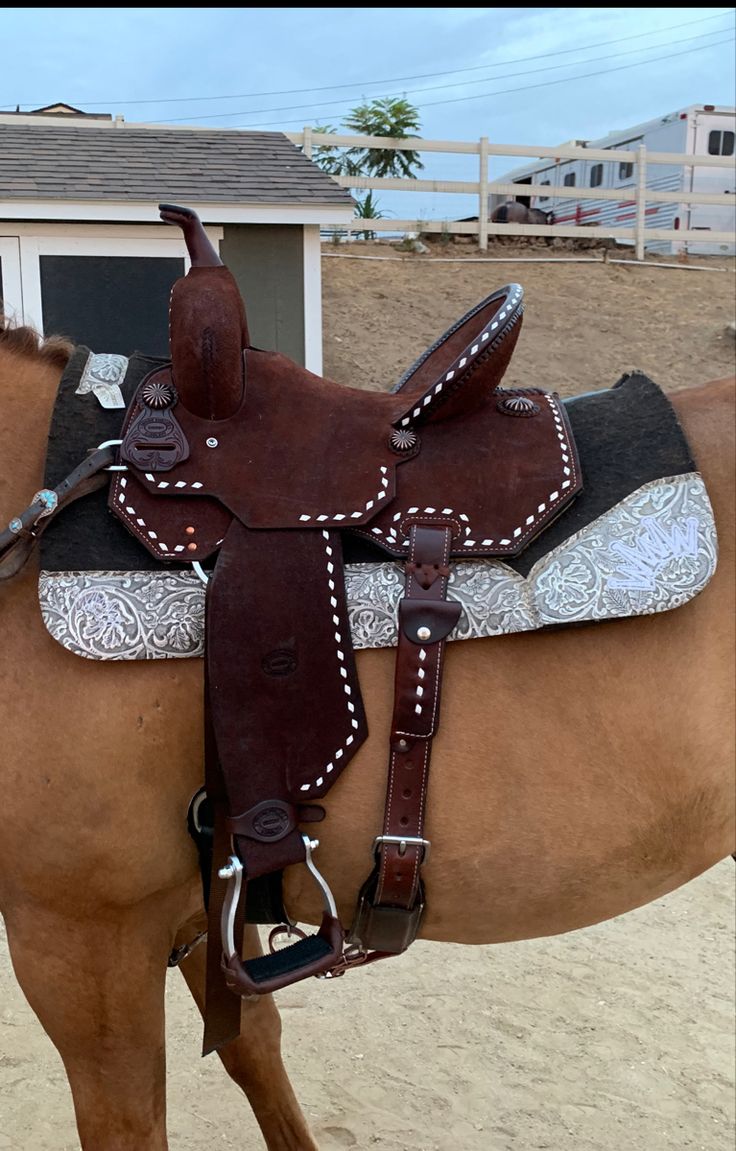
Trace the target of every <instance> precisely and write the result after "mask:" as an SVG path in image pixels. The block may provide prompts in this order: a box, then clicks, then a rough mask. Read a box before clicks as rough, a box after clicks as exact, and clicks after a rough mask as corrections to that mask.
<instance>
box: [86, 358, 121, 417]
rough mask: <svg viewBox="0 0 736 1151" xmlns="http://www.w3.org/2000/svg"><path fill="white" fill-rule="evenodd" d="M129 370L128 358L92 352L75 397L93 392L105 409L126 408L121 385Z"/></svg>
mask: <svg viewBox="0 0 736 1151" xmlns="http://www.w3.org/2000/svg"><path fill="white" fill-rule="evenodd" d="M127 370H128V357H127V356H118V355H116V354H115V353H114V352H90V354H89V358H88V359H87V363H86V364H85V365H84V371H83V372H82V378H81V380H80V381H79V387H78V388H77V390H76V392H75V395H77V396H86V395H87V394H88V392H92V393H93V395H95V396H96V397H97V399H98V400H99V402H100V405H101V406H102V407H103V408H124V407H125V399H124V397H123V393H122V392H121V390H120V385H121V384H122V382H123V380H124V379H125V373H126V372H127Z"/></svg>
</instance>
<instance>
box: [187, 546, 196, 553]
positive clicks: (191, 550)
mask: <svg viewBox="0 0 736 1151" xmlns="http://www.w3.org/2000/svg"><path fill="white" fill-rule="evenodd" d="M196 550H197V545H196V544H187V551H189V552H196Z"/></svg>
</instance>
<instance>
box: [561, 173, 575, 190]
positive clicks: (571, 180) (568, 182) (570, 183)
mask: <svg viewBox="0 0 736 1151" xmlns="http://www.w3.org/2000/svg"><path fill="white" fill-rule="evenodd" d="M562 183H563V184H564V185H565V187H566V188H574V187H575V185H576V184H577V180H576V179H575V173H574V172H568V173H567V175H566V176H565V179H564V180H563V181H562Z"/></svg>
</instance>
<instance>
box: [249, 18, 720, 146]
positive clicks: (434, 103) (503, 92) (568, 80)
mask: <svg viewBox="0 0 736 1151" xmlns="http://www.w3.org/2000/svg"><path fill="white" fill-rule="evenodd" d="M734 39H736V37H734V36H730V37H728V39H726V40H719V41H717V42H716V43H714V44H701V45H699V46H698V47H695V48H685V49H684V50H683V51H682V52H672V53H670V54H668V55H666V56H653V57H652V58H651V59H649V60H638V61H636V62H635V63H633V64H619V65H618V66H617V67H615V68H603V69H598V70H597V71H595V72H584V73H582V74H581V75H580V76H566V77H564V78H562V79H560V80H543V81H540V83H538V84H524V85H522V86H521V87H519V88H502V89H500V90H499V91H495V92H479V93H478V94H477V95H475V96H456V97H453V98H451V99H449V100H431V101H427V102H425V103H423V104H420V105H419V107H420V108H436V107H438V106H439V105H440V104H459V103H461V102H463V101H465V100H481V99H483V98H484V97H488V96H507V95H509V94H511V93H515V92H531V91H532V90H533V89H534V88H548V87H552V86H553V85H556V84H572V83H574V82H575V81H576V80H587V79H589V78H590V77H591V76H596V77H598V76H606V75H608V74H609V73H611V72H623V71H626V70H627V69H630V68H641V67H643V65H645V64H655V63H657V61H659V60H672V59H674V58H675V57H677V56H687V55H688V53H690V52H702V51H703V50H704V49H705V48H716V47H718V46H719V45H721V44H732V43H733V42H734ZM251 114H252V115H254V114H255V113H251ZM303 121H304V117H302V118H301V119H299V120H278V121H275V120H270V121H266V122H263V123H260V124H239V125H236V129H237V128H242V129H243V130H244V131H247V130H248V129H253V128H268V127H271V126H272V125H273V124H278V125H279V126H283V125H284V124H302V123H303ZM329 139H330V137H329V136H325V141H326V143H329Z"/></svg>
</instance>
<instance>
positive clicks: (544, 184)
mask: <svg viewBox="0 0 736 1151" xmlns="http://www.w3.org/2000/svg"><path fill="white" fill-rule="evenodd" d="M539 182H540V184H541V186H542V187H543V188H549V180H540V181H539ZM544 200H549V196H548V195H547V193H546V192H545V194H544V195H543V196H540V197H539V203H540V204H541V203H543V201H544Z"/></svg>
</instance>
